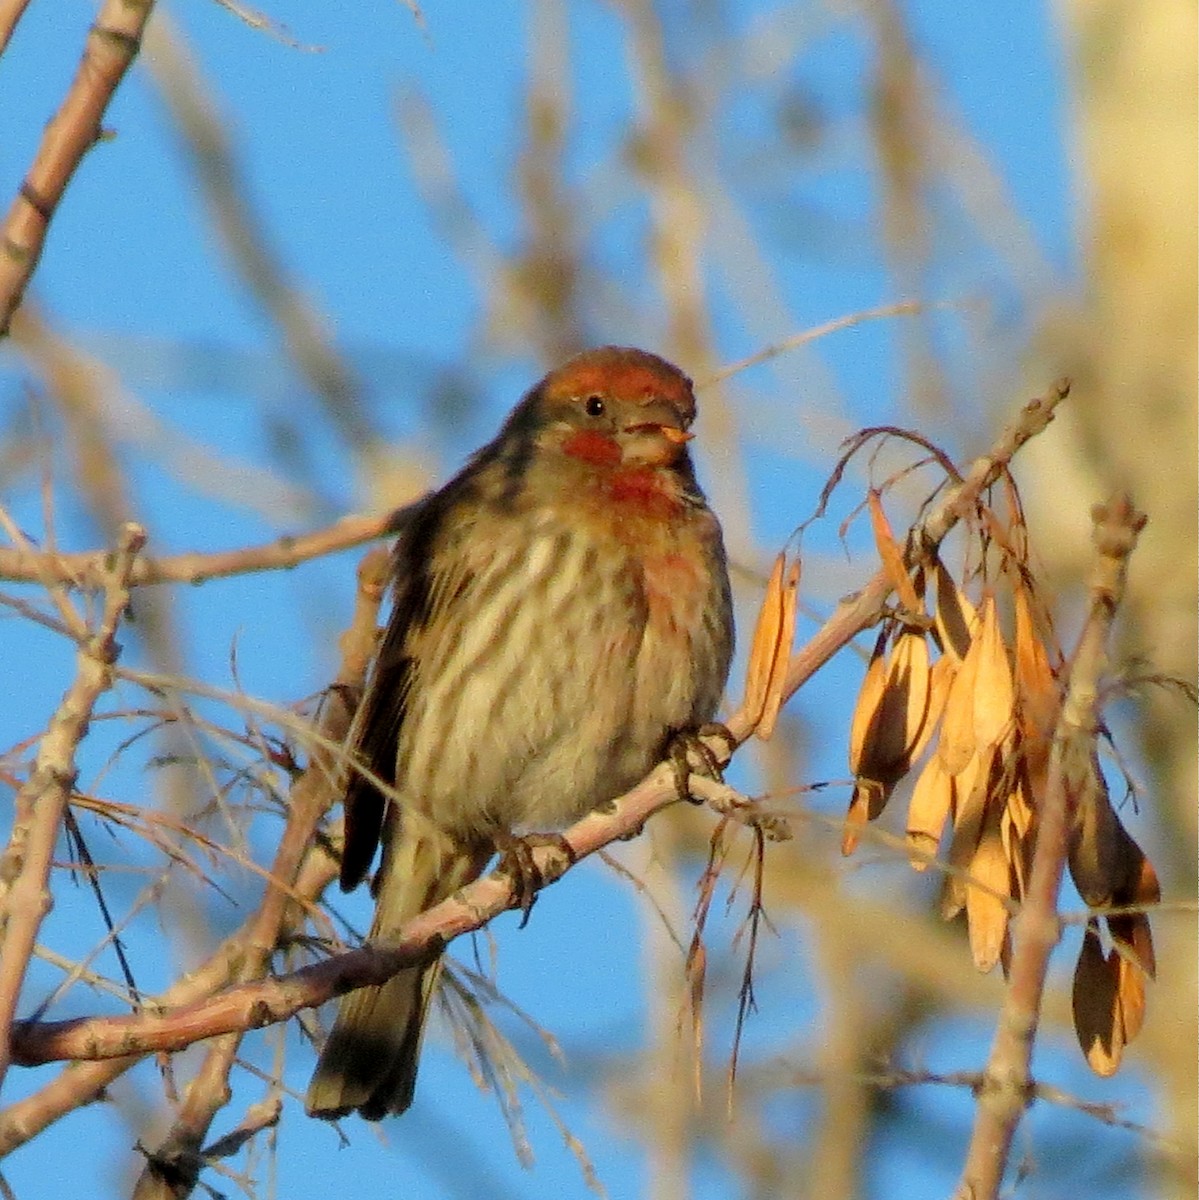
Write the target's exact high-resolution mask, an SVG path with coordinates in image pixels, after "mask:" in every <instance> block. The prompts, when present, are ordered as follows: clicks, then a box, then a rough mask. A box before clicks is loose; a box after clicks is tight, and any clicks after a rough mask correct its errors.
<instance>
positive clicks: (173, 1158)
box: [133, 546, 390, 1200]
mask: <svg viewBox="0 0 1199 1200" xmlns="http://www.w3.org/2000/svg"><path fill="white" fill-rule="evenodd" d="M389 563H390V556H389V554H388V552H387V550H386V549H384V548H383V547H381V546H379V547H376V548H375V549H374V550H372V551H370V552H369V553H368V554H367V555H366V556H365V557H364V558H363V560H362V563H361V564H360V566H359V568H358V598H357V604H356V605H355V610H354V616H353V619H352V621H351V623H350V626H349V628H348V629H347V630H346V632H345V634H344V635H343V637H342V642H341V654H342V659H341V668H340V670H339V671H338V674H337V679H336V680H335V681H334V684H333V686H332V687H331V688H330V689H329V692H328V694H327V696H326V699H325V707H324V711H323V713H322V716H321V723H320V731H321V735H322V740H323V742H324V744H325V745H328V744H333V745H340V744H341V743H342V742H344V740H345V737H346V734H347V733H348V732H349V728H350V722H351V720H352V719H353V715H354V710H355V708H356V707H357V697H358V696H359V695H360V694H361V691H362V684H363V680H364V679H365V677H366V672H367V668H368V666H369V664H370V661H371V658H372V657H373V655H374V652H375V634H376V629H377V625H378V613H379V605H380V603H381V602H382V599H383V593H384V591H385V589H386V587H387V578H388V568H389ZM337 776H338V767H337V763H336V761H335V759H334V756H333V755H331V754H330V753H329V752H328V751H327V750H324V749H320V748H316V749H314V750H313V752H312V756H311V758H310V760H309V763H308V767H307V769H306V770H305V771H304V773H303V774H302V775H301V776H299V778H298V779H297V780H296V782H295V784H294V785H293V787H292V789H291V793H290V795H289V797H288V799H289V804H288V818H287V824H286V826H285V827H284V830H283V837H282V839H281V841H280V842H279V848H278V850H277V851H276V852H275V860H274V862H273V863H272V865H271V872H270V878H269V881H268V883H267V886H266V891H265V894H264V895H263V898H262V902H261V904H260V905H259V906H258V910H257V912H255V914H254V915H253V916H252V917H251V918H250V921H249V923H248V925H247V926H246V929H245V936H244V940H243V949H244V954H243V957H242V962H241V967H240V970H239V971H238V973H237V976H236V980H237V982H247V981H250V980H254V979H259V978H261V977H262V976H263V975H265V974H266V972H267V970H268V969H269V966H270V960H271V955H272V954H273V953H274V951H275V948H276V946H277V945H278V944H279V938H280V933H281V931H282V929H283V926H284V920H285V916H286V913H287V907H288V902H289V900H290V898H291V896H292V894H293V887H294V884H295V881H296V878H297V876H298V874H299V872H300V869H301V868H302V866H303V864H304V852H305V850H306V849H307V847H308V845H309V843H310V842H311V841H312V838H313V836H314V835H315V833H316V829H317V826H318V825H319V823H320V821H321V818H322V817H323V816H324V815H325V813H326V812H327V811H328V809H329V807H330V805H331V804H332V803H333V802H334V801H335V800H336V799H337V794H338V784H337ZM241 1039H242V1033H241V1032H236V1033H230V1034H227V1035H225V1036H224V1037H221V1038H218V1039H217V1040H216V1041H215V1042H214V1043H213V1044H212V1045H211V1046H209V1047H208V1051H207V1053H206V1054H205V1057H204V1062H203V1063H202V1064H201V1066H200V1069H199V1070H198V1071H197V1073H196V1076H195V1078H194V1079H193V1080H192V1081H191V1083H190V1084H189V1086H188V1089H187V1094H186V1096H185V1098H184V1101H183V1104H182V1106H181V1108H180V1110H179V1113H178V1115H177V1116H176V1118H175V1121H174V1124H173V1125H172V1127H171V1129H170V1130H169V1131H168V1133H167V1134H166V1136H165V1137H164V1138H163V1139H162V1141H161V1142H160V1144H159V1146H158V1148H157V1149H156V1150H155V1151H153V1152H152V1153H151V1154H149V1156H148V1158H147V1162H146V1165H145V1167H144V1168H143V1170H142V1173H141V1176H140V1177H139V1179H138V1181H137V1186H136V1187H135V1188H134V1191H133V1197H134V1200H177V1198H179V1197H183V1196H187V1195H189V1194H190V1193H191V1192H192V1190H193V1189H194V1188H195V1185H196V1181H197V1179H198V1178H199V1173H200V1169H201V1167H202V1166H203V1157H202V1156H201V1153H200V1148H201V1147H202V1146H203V1144H204V1140H205V1138H206V1137H207V1136H208V1131H209V1128H210V1127H211V1125H212V1121H213V1118H214V1117H215V1116H216V1114H217V1113H218V1112H219V1111H220V1110H221V1108H223V1107H224V1105H225V1104H227V1103H228V1096H229V1073H230V1071H231V1070H232V1068H233V1063H234V1060H235V1058H236V1056H237V1052H238V1048H239V1046H240V1044H241Z"/></svg>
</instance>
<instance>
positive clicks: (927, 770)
mask: <svg viewBox="0 0 1199 1200" xmlns="http://www.w3.org/2000/svg"><path fill="white" fill-rule="evenodd" d="M942 661H944V660H942ZM952 803H953V776H952V775H950V774H949V772H948V771H946V770H945V765H944V764H943V763H942V762H941V760H940V759H939V758H938V757H937V755H935V754H931V755H929V759H928V762H926V763H925V764H924V770H922V771H921V772H920V776H919V778H918V779H917V780H916V786H915V787H914V788H913V789H912V798H911V800H910V801H909V802H908V827H907V843H908V845H909V846H910V847H911V848H912V849H913V850H919V851H921V852H922V853H924V854H936V853H937V849H938V847H939V846H940V845H941V835H942V834H943V833H944V831H945V822H946V820H947V819H948V817H949V809H950V806H951V804H952ZM910 861H911V864H912V868H913V869H914V870H916V871H923V870H924V869H925V868H926V867H927V866H928V863H927V862H926V861H925V860H924V859H923V858H917V857H915V856H913V857H912V859H911V860H910Z"/></svg>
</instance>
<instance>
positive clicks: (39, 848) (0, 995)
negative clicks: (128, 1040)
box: [0, 524, 146, 1082]
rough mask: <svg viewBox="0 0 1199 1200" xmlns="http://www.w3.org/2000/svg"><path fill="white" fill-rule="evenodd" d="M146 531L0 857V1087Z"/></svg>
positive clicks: (132, 532)
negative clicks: (83, 752) (80, 762)
mask: <svg viewBox="0 0 1199 1200" xmlns="http://www.w3.org/2000/svg"><path fill="white" fill-rule="evenodd" d="M145 540H146V531H145V530H144V529H142V527H141V526H140V525H134V524H128V525H126V526H125V528H124V529H123V530H122V533H121V541H120V544H119V546H118V548H117V553H116V556H115V558H114V560H113V562H112V565H111V567H110V570H109V575H108V579H107V581H106V587H105V593H104V608H103V612H102V614H101V618H100V624H99V627H98V628H97V630H96V633H95V635H94V636H93V637H91V638H89V639H88V640H87V641H86V642H84V643H83V644H82V645H81V646H80V648H79V651H78V654H77V656H76V675H75V681H74V682H73V683H72V684H71V687H70V688H69V689H68V690H67V693H66V695H65V696H64V697H63V699H62V702H61V703H60V704H59V706H58V711H57V712H56V713H55V714H54V716H53V718H52V719H51V721H50V726H49V728H48V729H47V730H46V733H45V736H44V737H43V738H42V740H41V744H40V745H39V746H38V752H37V758H36V761H35V763H34V768H33V771H32V772H31V773H30V776H29V778H28V779H27V780H26V781H25V783H24V785H23V786H22V787H21V789H20V790H19V791H18V792H17V796H16V800H15V802H14V808H15V813H16V817H15V821H14V823H13V830H12V835H11V837H10V838H9V842H8V847H7V849H6V850H5V852H4V856H3V858H2V859H0V939H2V941H0V1082H3V1079H4V1075H5V1072H6V1071H7V1069H8V1064H9V1062H10V1045H9V1033H10V1030H11V1026H12V1017H13V1013H14V1011H15V1010H16V1006H17V998H18V996H19V995H20V991H21V983H22V981H23V980H24V978H25V971H26V969H27V967H28V965H29V958H30V956H31V955H32V954H33V948H34V945H35V944H36V942H37V934H38V929H39V928H40V927H41V923H42V919H43V918H44V917H45V915H46V913H47V912H49V911H50V907H51V905H52V903H53V902H52V900H51V897H50V891H49V878H50V861H51V859H52V858H53V855H54V845H55V843H56V842H57V840H58V833H59V829H60V828H61V826H62V822H63V816H64V814H65V813H66V809H67V803H68V801H69V800H70V797H71V789H72V787H73V786H74V783H75V774H76V767H75V755H76V752H77V750H78V748H79V743H80V742H81V741H82V740H83V738H84V736H85V734H86V733H87V729H88V725H89V723H90V722H91V718H92V713H93V711H94V709H95V707H96V702H97V700H99V698H100V696H101V695H103V693H104V692H105V691H106V690H107V689H108V687H109V685H110V683H111V681H112V671H111V666H112V663H113V662H114V661H115V660H116V657H117V655H118V653H119V652H120V647H119V646H118V645H117V641H116V631H117V626H118V624H119V623H120V620H121V617H122V616H123V614H124V612H125V609H126V608H127V607H128V605H129V575H130V572H131V571H132V569H133V563H134V561H135V559H136V557H137V553H138V551H139V550H140V549H141V547H142V546H143V545H144V544H145Z"/></svg>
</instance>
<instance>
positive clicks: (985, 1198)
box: [955, 495, 1145, 1200]
mask: <svg viewBox="0 0 1199 1200" xmlns="http://www.w3.org/2000/svg"><path fill="white" fill-rule="evenodd" d="M1092 517H1093V520H1094V541H1095V562H1094V567H1093V569H1092V573H1091V585H1090V610H1089V613H1088V615H1087V620H1086V624H1085V625H1084V626H1083V630H1082V634H1081V635H1080V637H1079V640H1078V648H1077V649H1076V650H1075V652H1074V657H1073V660H1072V662H1071V664H1070V672H1069V679H1068V682H1067V686H1066V695H1065V699H1064V700H1063V702H1062V710H1061V715H1060V717H1059V718H1058V723H1057V729H1056V730H1055V732H1054V737H1053V748H1052V750H1051V751H1050V758H1049V774H1048V779H1047V781H1046V785H1045V796H1044V801H1043V803H1042V805H1041V806H1040V810H1039V813H1038V824H1037V832H1036V844H1035V847H1034V850H1033V861H1032V871H1031V875H1030V878H1029V884H1028V893H1027V895H1026V897H1025V899H1024V902H1023V904H1022V905H1021V907H1020V912H1019V914H1018V916H1017V917H1016V920H1015V922H1014V925H1013V935H1014V937H1013V940H1014V944H1015V949H1014V951H1013V954H1012V964H1011V972H1010V975H1009V978H1008V985H1007V991H1006V994H1005V998H1004V1003H1003V1008H1002V1009H1001V1011H1000V1014H999V1022H998V1025H997V1027H996V1031H995V1040H994V1042H993V1044H992V1047H991V1054H990V1057H989V1059H988V1061H987V1066H986V1069H985V1071H984V1074H983V1082H982V1086H981V1087H980V1088H979V1089H978V1111H977V1113H976V1115H975V1121H974V1130H973V1133H972V1135H971V1139H970V1148H969V1150H968V1152H967V1157H966V1163H965V1167H964V1169H963V1171H962V1176H961V1179H960V1181H959V1183H958V1187H957V1191H956V1193H955V1197H956V1200H994V1198H995V1197H997V1196H998V1195H999V1188H1000V1184H1001V1183H1002V1181H1003V1173H1004V1170H1005V1168H1006V1166H1007V1162H1008V1154H1009V1151H1010V1148H1011V1143H1012V1138H1013V1137H1014V1136H1015V1132H1016V1128H1017V1126H1018V1125H1019V1123H1020V1118H1021V1116H1022V1115H1023V1113H1024V1110H1025V1109H1026V1108H1027V1107H1028V1105H1029V1104H1030V1103H1032V1100H1033V1098H1034V1095H1035V1092H1034V1084H1033V1078H1032V1073H1031V1062H1032V1051H1033V1044H1034V1042H1035V1040H1036V1034H1037V1027H1038V1024H1039V1022H1040V1013H1041V996H1042V993H1043V992H1044V989H1045V976H1046V973H1047V972H1048V970H1049V958H1050V955H1051V954H1052V952H1053V949H1054V947H1055V946H1056V945H1057V943H1058V940H1059V938H1060V936H1061V920H1060V918H1059V916H1058V911H1057V900H1058V891H1059V889H1060V887H1061V881H1062V872H1063V870H1064V868H1065V863H1066V857H1067V853H1068V850H1069V837H1070V822H1071V817H1072V809H1073V807H1074V804H1075V803H1076V801H1077V797H1078V794H1079V787H1080V780H1084V779H1088V778H1089V777H1090V775H1091V772H1092V766H1091V764H1092V758H1093V755H1094V752H1095V741H1096V737H1097V736H1098V730H1099V694H1100V681H1101V677H1102V674H1103V671H1104V669H1105V668H1106V666H1107V643H1108V639H1109V636H1110V634H1111V627H1112V622H1113V620H1114V618H1115V615H1116V609H1117V607H1118V606H1119V604H1120V599H1121V597H1122V595H1123V593H1124V581H1125V577H1126V574H1127V570H1128V559H1129V556H1130V555H1131V554H1132V551H1133V549H1134V548H1135V546H1136V541H1137V536H1138V534H1139V533H1140V531H1141V529H1142V528H1143V527H1144V524H1145V517H1144V516H1143V515H1142V514H1141V513H1138V512H1137V511H1136V510H1135V509H1134V508H1133V507H1132V504H1131V502H1130V501H1129V499H1128V497H1127V496H1124V495H1117V496H1116V497H1115V498H1114V499H1113V500H1111V501H1110V502H1109V503H1108V504H1107V505H1098V506H1096V508H1095V509H1094V512H1093V513H1092Z"/></svg>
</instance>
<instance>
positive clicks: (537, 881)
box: [495, 833, 575, 929]
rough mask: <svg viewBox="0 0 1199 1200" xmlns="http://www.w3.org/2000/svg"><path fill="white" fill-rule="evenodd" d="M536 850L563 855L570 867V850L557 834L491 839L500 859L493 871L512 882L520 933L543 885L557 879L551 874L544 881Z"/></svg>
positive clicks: (569, 845) (571, 854)
mask: <svg viewBox="0 0 1199 1200" xmlns="http://www.w3.org/2000/svg"><path fill="white" fill-rule="evenodd" d="M539 846H552V847H553V848H554V849H555V850H558V851H559V852H560V853H562V854H563V855H565V856H566V860H567V861H568V862H569V863H570V864H571V865H572V866H573V865H574V862H575V852H574V849H573V848H572V847H571V844H570V843H569V842H568V841H567V840H566V839H565V838H564V837H563V836H562V835H561V834H560V833H528V834H525V835H524V837H517V836H516V835H515V834H512V833H501V834H497V835H496V838H495V848H496V852H497V853H498V854H499V856H500V861H499V862H498V863H497V864H496V870H497V871H502V872H503V873H504V874H505V875H507V876H508V878H509V879H511V880H512V886H513V890H514V892H515V893H516V900H517V907H519V909H520V911H521V918H520V928H521V929H523V928H524V927H525V926H526V925H527V924H528V923H529V914H530V913H531V912H532V911H533V905H534V904H535V903H536V902H537V893H538V892H539V891H540V890H541V888H542V887H544V886H545V884H546V883H547V882H550V881H552V880H553V879H556V878H557V877H558V876H557V874H552V875H551V877H550V880H547V879H546V877H545V874H544V872H543V871H542V870H541V868H540V867H539V866H538V865H537V860H536V859H535V858H534V857H533V851H534V850H535V849H537V847H539Z"/></svg>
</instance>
